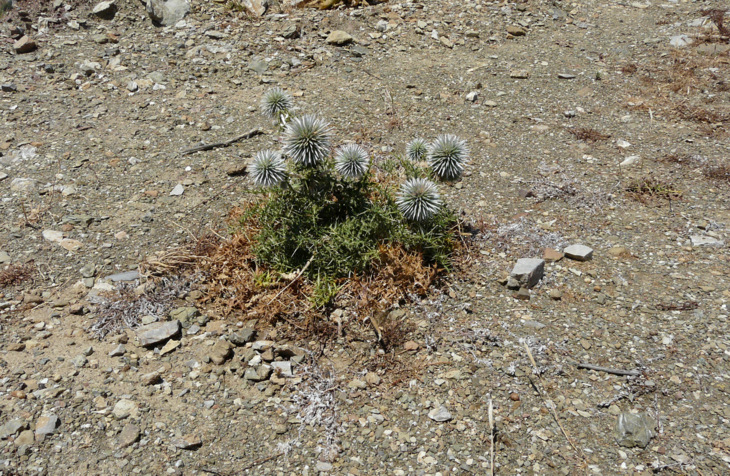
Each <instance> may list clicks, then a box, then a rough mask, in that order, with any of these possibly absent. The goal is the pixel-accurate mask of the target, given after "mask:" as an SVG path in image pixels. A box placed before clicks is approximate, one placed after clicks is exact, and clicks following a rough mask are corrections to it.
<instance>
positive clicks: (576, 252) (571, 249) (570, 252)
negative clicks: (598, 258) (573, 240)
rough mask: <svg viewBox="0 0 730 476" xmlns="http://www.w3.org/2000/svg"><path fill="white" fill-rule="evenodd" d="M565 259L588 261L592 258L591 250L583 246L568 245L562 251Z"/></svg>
mask: <svg viewBox="0 0 730 476" xmlns="http://www.w3.org/2000/svg"><path fill="white" fill-rule="evenodd" d="M563 254H565V257H566V258H570V259H573V260H576V261H590V260H591V258H593V248H590V247H588V246H585V245H570V246H568V247H567V248H565V249H564V250H563Z"/></svg>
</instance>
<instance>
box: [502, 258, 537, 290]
mask: <svg viewBox="0 0 730 476" xmlns="http://www.w3.org/2000/svg"><path fill="white" fill-rule="evenodd" d="M544 273H545V260H542V259H539V258H520V259H518V260H517V263H516V264H515V267H514V268H512V272H511V273H510V278H514V279H516V280H517V282H518V283H519V284H520V285H522V286H524V287H526V288H531V287H533V286H534V285H536V284H537V283H538V281H540V280H541V279H542V277H543V275H544Z"/></svg>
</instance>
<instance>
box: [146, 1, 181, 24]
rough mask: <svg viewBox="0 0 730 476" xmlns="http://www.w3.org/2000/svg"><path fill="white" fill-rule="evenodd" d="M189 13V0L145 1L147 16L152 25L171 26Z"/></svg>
mask: <svg viewBox="0 0 730 476" xmlns="http://www.w3.org/2000/svg"><path fill="white" fill-rule="evenodd" d="M189 12H190V0H147V14H148V15H149V17H150V19H151V20H152V23H153V24H155V25H161V26H173V25H174V24H175V23H177V22H179V21H180V20H182V19H183V18H184V17H185V15H187V14H188V13H189Z"/></svg>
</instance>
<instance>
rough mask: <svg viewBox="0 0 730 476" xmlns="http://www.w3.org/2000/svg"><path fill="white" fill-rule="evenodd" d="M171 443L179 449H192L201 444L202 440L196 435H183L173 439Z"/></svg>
mask: <svg viewBox="0 0 730 476" xmlns="http://www.w3.org/2000/svg"><path fill="white" fill-rule="evenodd" d="M171 443H172V444H173V446H175V447H176V448H180V449H181V450H194V449H196V448H200V447H201V446H202V445H203V440H201V439H200V437H199V436H198V435H185V436H183V437H182V438H175V439H173V440H172V441H171Z"/></svg>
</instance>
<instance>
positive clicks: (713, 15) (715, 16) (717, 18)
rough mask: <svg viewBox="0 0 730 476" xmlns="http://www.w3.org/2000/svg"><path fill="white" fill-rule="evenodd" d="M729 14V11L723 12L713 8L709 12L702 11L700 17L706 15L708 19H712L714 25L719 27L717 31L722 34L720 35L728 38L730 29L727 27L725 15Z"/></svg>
mask: <svg viewBox="0 0 730 476" xmlns="http://www.w3.org/2000/svg"><path fill="white" fill-rule="evenodd" d="M726 13H727V10H723V9H720V8H711V9H708V10H701V11H700V15H704V16H706V17H707V18H709V19H710V21H711V22H712V23H714V24H715V26H716V27H717V31H719V32H720V35H722V36H725V37H728V36H730V28H728V27H726V26H725V14H726Z"/></svg>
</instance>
